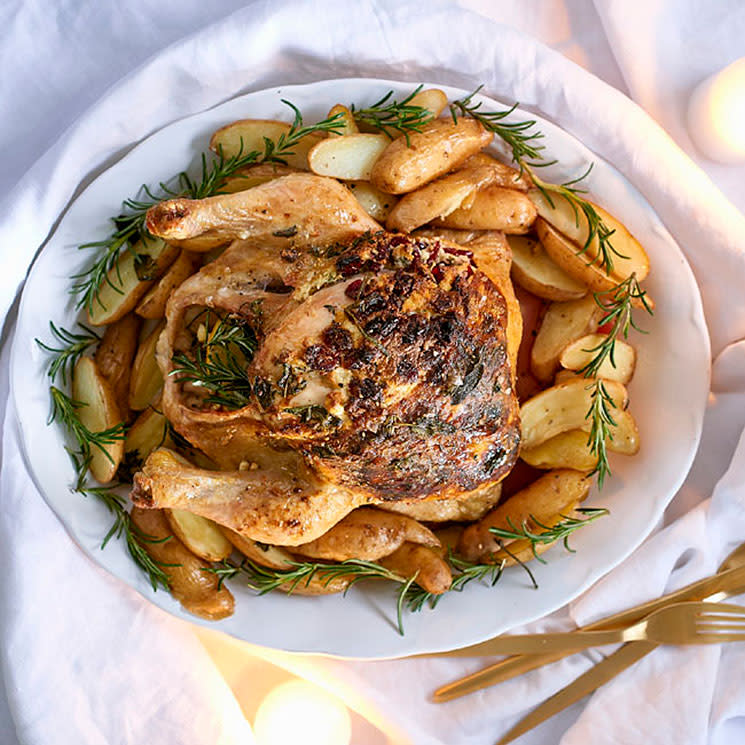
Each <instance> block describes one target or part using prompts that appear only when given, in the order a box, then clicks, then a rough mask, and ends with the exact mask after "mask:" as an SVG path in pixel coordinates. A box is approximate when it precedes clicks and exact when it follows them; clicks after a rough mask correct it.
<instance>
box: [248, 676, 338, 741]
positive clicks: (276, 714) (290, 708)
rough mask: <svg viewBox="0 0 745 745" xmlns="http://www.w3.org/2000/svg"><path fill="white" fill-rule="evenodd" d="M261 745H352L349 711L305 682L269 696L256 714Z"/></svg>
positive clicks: (285, 686)
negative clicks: (350, 743)
mask: <svg viewBox="0 0 745 745" xmlns="http://www.w3.org/2000/svg"><path fill="white" fill-rule="evenodd" d="M254 734H255V736H256V742H257V745H301V744H302V745H349V740H350V738H351V736H352V724H351V720H350V717H349V711H348V710H347V708H346V707H345V706H344V704H343V703H342V702H341V701H339V700H338V699H337V698H334V697H333V696H331V695H330V694H328V693H326V691H324V690H323V689H321V688H319V687H318V686H314V685H313V684H311V683H307V682H306V681H304V680H292V681H289V682H288V683H283V684H282V685H279V686H277V687H276V688H274V689H273V690H272V691H270V692H269V694H268V695H267V697H266V698H265V699H264V700H263V701H262V702H261V705H260V706H259V710H258V711H257V712H256V720H255V722H254Z"/></svg>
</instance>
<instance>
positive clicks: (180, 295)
mask: <svg viewBox="0 0 745 745" xmlns="http://www.w3.org/2000/svg"><path fill="white" fill-rule="evenodd" d="M147 227H148V230H149V231H150V232H151V233H152V234H153V235H156V236H160V237H162V238H163V239H165V240H166V241H168V242H169V243H175V244H178V245H182V246H184V248H188V249H189V250H200V251H205V250H211V249H212V248H213V247H215V246H219V245H223V244H226V243H227V244H229V245H228V247H227V248H226V249H225V250H224V252H223V253H222V254H221V255H219V256H218V258H216V259H215V260H214V261H212V262H210V263H208V264H206V265H205V266H204V268H203V269H202V270H201V271H200V272H199V273H197V274H196V275H194V276H192V277H191V278H189V279H188V280H186V281H185V282H184V283H183V284H182V285H181V286H180V287H179V288H178V289H177V290H176V291H174V293H173V294H172V296H171V298H170V300H169V303H168V308H167V324H166V327H165V330H164V332H163V334H162V336H161V338H160V342H159V346H158V361H159V364H160V366H161V368H162V370H163V373H164V377H165V381H166V382H165V388H164V393H163V400H162V406H163V409H164V413H165V415H166V416H167V417H168V419H169V420H170V421H171V423H172V425H173V427H174V428H175V430H176V431H177V432H178V433H179V434H180V435H181V436H182V437H183V438H185V439H186V440H187V441H188V442H189V443H190V444H191V445H192V446H194V447H196V448H198V449H199V450H201V451H203V452H204V453H206V454H207V455H208V456H209V458H211V459H212V460H213V461H214V463H215V464H217V466H218V467H219V469H220V470H204V469H200V468H197V467H195V466H193V465H191V464H190V463H189V462H188V461H186V460H185V459H183V458H182V457H180V456H179V455H177V454H176V453H174V452H172V451H170V450H167V449H160V450H157V451H156V452H154V453H153V454H152V455H151V456H150V457H149V458H148V460H147V462H146V464H145V466H144V468H143V470H142V471H141V472H140V473H138V474H137V475H136V477H135V485H134V489H133V493H132V498H133V501H134V502H135V503H136V504H137V505H138V506H141V507H183V508H186V509H188V510H191V511H192V512H195V513H197V514H200V515H203V516H205V517H208V518H211V519H213V520H214V521H216V522H218V523H220V524H222V525H225V526H227V527H229V528H231V529H232V530H233V531H235V532H236V533H239V534H241V535H243V536H245V537H247V538H250V539H253V540H255V541H260V542H263V543H268V544H274V545H284V546H298V545H299V544H307V543H309V542H312V541H315V540H316V539H318V538H319V537H320V536H322V535H324V534H325V533H326V532H327V531H328V530H329V529H330V528H331V527H332V526H334V525H336V524H337V523H339V521H341V520H342V519H343V518H345V516H347V515H348V514H349V513H350V512H351V511H352V510H354V509H355V508H358V507H361V506H363V505H379V506H383V507H385V508H386V509H387V510H391V511H398V512H403V513H404V514H406V515H411V516H412V517H421V516H422V515H425V517H424V519H428V518H427V517H426V515H427V514H433V513H442V514H444V515H446V516H447V515H448V514H451V513H452V514H455V513H457V511H458V506H459V505H461V506H462V505H467V504H473V503H484V502H489V503H493V502H494V501H495V498H492V497H491V496H490V495H493V494H495V491H498V484H499V481H500V480H501V479H502V478H503V477H504V475H505V474H506V473H507V472H508V471H509V470H510V468H511V467H512V465H513V463H514V461H515V459H516V457H517V451H518V444H519V419H518V403H517V399H516V396H515V359H516V354H517V348H518V345H519V342H520V337H521V319H520V313H519V308H518V307H517V304H516V301H515V297H514V294H513V291H512V285H511V283H510V279H509V270H510V254H509V249H508V247H507V245H506V243H505V241H504V238H503V236H502V235H501V233H496V232H495V233H486V234H480V235H479V236H478V237H474V238H473V239H471V238H472V236H471V235H469V234H467V233H462V234H459V235H458V236H457V240H458V242H457V243H456V242H455V241H454V240H453V239H452V236H447V237H445V236H443V235H440V236H428V235H416V234H413V235H405V234H397V233H387V232H384V231H383V230H382V229H381V227H380V226H379V225H378V224H377V223H376V222H375V221H373V220H372V219H371V218H370V217H369V216H368V215H367V214H366V213H365V212H364V211H363V209H362V208H361V206H360V205H359V204H358V203H357V201H356V199H355V198H354V196H353V195H352V194H351V193H350V192H349V191H348V189H347V188H346V187H345V186H343V185H342V184H340V183H339V182H337V181H335V180H333V179H328V178H323V177H319V176H313V175H309V174H306V173H297V174H290V175H287V176H284V177H282V178H277V179H275V180H273V181H270V182H268V183H266V184H263V185H261V186H257V187H255V188H252V189H250V190H247V191H244V192H238V193H235V194H227V195H221V196H217V197H211V198H209V199H204V200H199V201H192V200H187V199H175V200H170V201H166V202H162V203H161V204H159V205H157V206H156V207H154V208H152V209H151V210H150V212H149V213H148V220H147ZM218 338H220V339H222V342H221V344H217V342H216V339H218ZM200 365H201V366H202V368H204V367H205V366H207V367H208V369H209V370H211V371H218V372H219V371H220V370H224V369H225V370H227V372H228V373H229V374H226V375H225V382H224V383H221V382H220V381H221V379H220V378H219V375H217V374H216V376H213V377H212V378H211V383H209V384H207V385H205V382H204V380H203V379H202V378H200V376H199V375H198V374H196V372H195V371H198V369H199V366H200ZM210 366H211V367H210ZM236 381H238V382H236ZM495 487H496V490H495ZM482 512H483V510H482ZM445 519H447V518H445Z"/></svg>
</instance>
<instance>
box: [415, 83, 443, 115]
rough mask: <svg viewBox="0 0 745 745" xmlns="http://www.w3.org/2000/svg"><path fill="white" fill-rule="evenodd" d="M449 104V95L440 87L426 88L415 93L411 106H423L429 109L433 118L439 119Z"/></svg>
mask: <svg viewBox="0 0 745 745" xmlns="http://www.w3.org/2000/svg"><path fill="white" fill-rule="evenodd" d="M447 105H448V97H447V96H446V95H445V93H444V92H443V91H441V90H440V89H439V88H425V89H424V90H421V91H419V93H415V94H414V96H413V97H412V99H411V101H409V106H421V107H422V108H423V109H427V110H428V111H429V113H430V114H432V118H433V119H437V117H438V116H440V114H442V112H443V111H445V107H446V106H447Z"/></svg>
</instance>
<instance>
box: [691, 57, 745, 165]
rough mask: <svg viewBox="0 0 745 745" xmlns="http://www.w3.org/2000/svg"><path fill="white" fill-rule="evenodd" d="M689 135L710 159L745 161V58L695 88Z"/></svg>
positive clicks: (731, 162)
mask: <svg viewBox="0 0 745 745" xmlns="http://www.w3.org/2000/svg"><path fill="white" fill-rule="evenodd" d="M688 132H689V134H690V135H691V139H692V140H693V142H694V144H695V145H696V147H697V148H698V149H699V150H700V151H701V152H702V153H703V154H704V155H706V156H707V157H709V158H711V159H712V160H716V161H719V162H720V163H729V164H734V163H739V162H743V161H745V57H742V58H741V59H739V60H736V61H735V62H733V63H732V64H731V65H728V66H727V67H725V68H724V69H723V70H721V71H720V72H718V73H716V74H715V75H712V76H711V77H710V78H707V79H706V80H704V81H703V82H702V83H700V84H699V85H698V86H697V87H696V89H695V90H694V91H693V95H692V96H691V100H690V101H689V104H688Z"/></svg>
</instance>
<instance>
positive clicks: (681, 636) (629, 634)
mask: <svg viewBox="0 0 745 745" xmlns="http://www.w3.org/2000/svg"><path fill="white" fill-rule="evenodd" d="M644 640H646V641H652V642H656V643H657V644H718V643H720V642H732V641H745V608H743V607H742V606H739V605H733V604H731V603H705V602H690V603H676V604H674V605H669V606H666V607H665V608H661V609H660V610H657V611H655V612H654V613H651V614H650V615H648V616H646V617H645V618H643V619H642V620H640V621H638V622H637V623H635V624H634V625H633V626H628V627H627V628H625V629H610V630H605V631H567V632H560V633H549V634H513V635H511V636H500V637H498V638H496V639H494V640H493V642H494V646H493V648H492V651H493V653H494V654H519V653H522V654H543V653H544V652H559V651H568V650H573V651H577V650H580V649H586V648H587V647H600V646H603V645H605V644H616V643H619V642H630V641H644Z"/></svg>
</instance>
